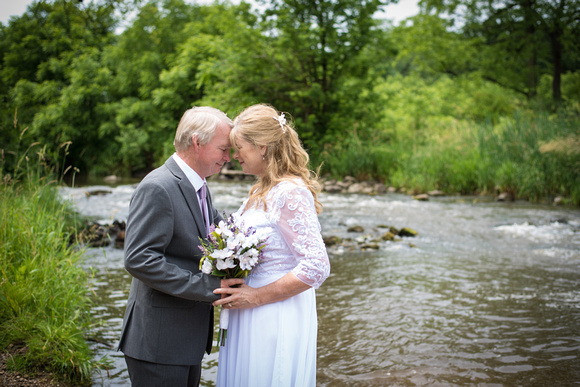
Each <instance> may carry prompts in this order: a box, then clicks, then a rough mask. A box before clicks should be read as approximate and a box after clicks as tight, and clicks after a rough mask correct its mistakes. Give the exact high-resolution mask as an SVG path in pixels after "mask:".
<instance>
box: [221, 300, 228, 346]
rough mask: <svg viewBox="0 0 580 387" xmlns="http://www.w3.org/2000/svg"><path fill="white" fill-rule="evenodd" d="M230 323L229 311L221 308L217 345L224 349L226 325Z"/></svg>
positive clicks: (226, 336) (226, 332)
mask: <svg viewBox="0 0 580 387" xmlns="http://www.w3.org/2000/svg"><path fill="white" fill-rule="evenodd" d="M229 323H230V311H229V310H227V309H225V308H224V307H222V310H221V312H220V335H219V339H218V342H219V345H220V347H224V346H225V345H226V339H227V338H228V325H229Z"/></svg>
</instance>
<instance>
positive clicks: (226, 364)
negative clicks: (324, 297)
mask: <svg viewBox="0 0 580 387" xmlns="http://www.w3.org/2000/svg"><path fill="white" fill-rule="evenodd" d="M229 313H230V316H229V317H230V318H229V328H228V335H227V340H226V344H225V346H223V347H219V351H220V353H219V362H218V377H217V386H218V387H249V386H251V387H267V386H270V387H274V386H276V387H282V386H287V387H308V386H312V387H315V386H316V337H317V331H318V320H317V315H316V294H315V290H314V289H312V288H311V289H308V290H307V291H304V292H302V293H300V294H298V295H296V296H294V297H292V298H289V299H287V300H285V301H280V302H276V303H273V304H268V305H263V306H260V307H257V308H252V309H233V310H230V312H229Z"/></svg>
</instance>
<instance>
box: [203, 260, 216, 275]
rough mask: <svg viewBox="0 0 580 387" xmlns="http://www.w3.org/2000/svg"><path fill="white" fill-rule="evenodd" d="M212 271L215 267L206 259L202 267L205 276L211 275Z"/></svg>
mask: <svg viewBox="0 0 580 387" xmlns="http://www.w3.org/2000/svg"><path fill="white" fill-rule="evenodd" d="M212 271H213V266H212V264H211V261H210V260H209V259H204V260H203V266H202V267H201V272H202V273H204V274H211V272H212Z"/></svg>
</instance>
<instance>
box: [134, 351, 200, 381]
mask: <svg viewBox="0 0 580 387" xmlns="http://www.w3.org/2000/svg"><path fill="white" fill-rule="evenodd" d="M125 362H126V363H127V370H128V371H129V378H130V379H131V386H132V387H167V386H171V387H198V386H199V382H200V381H201V364H198V365H193V366H180V365H170V364H157V363H150V362H147V361H143V360H138V359H134V358H132V357H129V356H126V355H125Z"/></svg>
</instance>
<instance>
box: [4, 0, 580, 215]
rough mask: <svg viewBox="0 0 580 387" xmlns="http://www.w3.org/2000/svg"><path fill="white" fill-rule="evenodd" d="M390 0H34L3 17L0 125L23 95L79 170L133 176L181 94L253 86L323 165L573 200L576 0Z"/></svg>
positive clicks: (418, 185)
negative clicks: (402, 15) (392, 8)
mask: <svg viewBox="0 0 580 387" xmlns="http://www.w3.org/2000/svg"><path fill="white" fill-rule="evenodd" d="M389 3H390V2H389V1H387V0H368V1H358V0H337V1H332V2H331V1H327V0H317V1H311V2H288V1H282V0H268V1H262V2H260V4H261V6H260V7H259V8H256V7H254V6H252V5H251V4H248V3H245V2H240V3H239V4H231V3H229V2H215V3H213V4H211V5H199V4H196V3H191V2H185V1H184V0H150V1H144V0H142V1H129V0H99V1H93V2H89V3H87V2H76V1H40V2H36V3H34V4H32V5H31V6H30V7H29V8H28V10H27V12H26V13H25V14H24V15H22V16H21V17H16V18H13V19H11V21H10V22H9V23H8V25H7V26H1V28H0V37H1V39H0V42H1V43H0V56H1V60H2V66H1V69H0V73H1V74H0V75H1V77H0V79H1V82H2V86H3V87H2V88H0V99H1V100H2V101H3V103H2V105H1V106H0V120H1V119H3V120H4V122H3V123H1V124H0V135H1V136H2V138H3V141H5V143H6V146H7V147H8V148H9V145H10V144H12V143H15V141H16V140H18V135H19V134H18V133H15V132H14V131H13V130H12V127H13V125H12V122H11V121H12V118H10V117H12V116H14V113H15V112H16V111H17V112H18V117H19V119H20V121H21V123H22V124H23V125H25V126H27V127H28V128H29V130H28V131H27V132H26V134H25V135H24V137H23V138H21V139H20V140H21V141H24V142H25V143H26V142H27V143H28V144H30V143H33V142H35V141H40V142H42V143H44V144H47V145H48V149H49V151H48V153H50V152H53V151H54V152H55V151H56V150H57V149H58V146H59V144H61V143H63V142H70V144H71V145H70V156H69V157H70V160H71V163H72V164H73V165H75V166H77V167H78V168H79V169H80V171H81V174H85V175H86V174H91V175H101V176H103V175H108V174H116V175H121V176H128V175H134V176H141V175H143V174H144V173H146V172H147V171H149V170H151V169H152V168H154V167H156V166H158V165H159V164H161V163H162V162H163V161H164V160H165V159H166V158H167V157H168V156H169V155H170V154H171V153H172V151H173V148H172V141H173V135H174V132H175V128H176V126H177V123H178V121H179V119H180V117H181V115H182V114H183V112H184V111H185V110H186V109H187V108H189V107H191V106H193V105H206V104H207V105H212V106H214V107H217V108H220V109H222V110H223V111H225V112H227V113H228V115H230V116H231V117H234V116H235V115H236V114H237V113H239V112H240V111H241V110H242V109H243V108H244V107H246V106H247V105H249V104H252V103H257V102H265V103H270V104H272V105H274V106H276V107H277V108H278V109H280V110H282V111H285V112H287V113H289V114H290V115H292V117H293V118H294V119H295V122H296V127H297V129H298V131H299V133H300V136H301V138H302V140H303V141H304V143H305V145H306V147H307V148H308V150H309V153H310V155H311V157H312V161H313V164H314V166H317V165H320V164H322V169H321V172H322V174H324V175H329V176H331V177H333V178H338V179H340V178H343V177H345V176H347V175H350V176H354V177H355V178H357V179H374V180H377V181H380V182H383V183H385V184H388V185H391V186H394V187H397V188H405V189H406V190H407V191H416V192H417V191H425V190H429V189H438V190H441V191H444V192H446V193H448V194H455V193H463V194H476V193H495V192H496V191H502V192H507V193H509V194H510V195H511V196H512V197H513V198H522V199H528V200H533V201H537V200H544V199H550V198H553V197H555V196H561V197H564V198H565V200H567V201H569V202H571V203H573V204H576V205H580V192H579V188H578V187H579V186H580V184H579V183H580V172H579V170H580V169H579V167H578V166H579V163H580V161H579V159H580V152H579V151H578V147H577V146H575V144H576V145H577V144H578V143H579V142H580V55H579V54H580V22H579V20H580V18H579V17H578V9H580V7H578V0H563V1H560V2H557V3H554V2H553V1H548V0H539V1H536V2H532V3H530V2H522V1H519V0H509V1H499V0H497V1H496V0H493V1H491V2H487V3H485V4H484V3H481V2H477V1H475V0H459V1H447V0H421V1H419V5H420V12H419V14H418V15H416V16H414V17H412V18H410V19H408V20H406V21H405V22H404V23H401V24H400V25H397V26H395V25H393V24H392V23H391V22H389V21H388V20H386V19H385V18H387V19H388V18H389V15H388V14H384V13H380V11H381V10H383V9H384V6H385V5H386V4H389ZM252 4H253V3H252ZM129 10H131V11H132V15H133V16H131V17H130V18H129V17H124V15H127V13H124V12H126V11H129ZM9 118H10V119H9ZM8 167H10V166H8Z"/></svg>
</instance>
